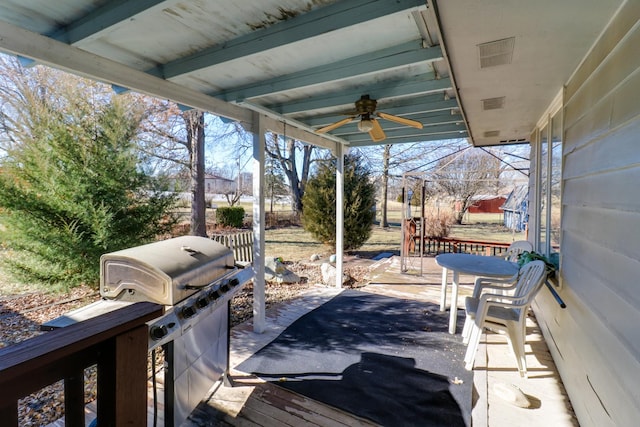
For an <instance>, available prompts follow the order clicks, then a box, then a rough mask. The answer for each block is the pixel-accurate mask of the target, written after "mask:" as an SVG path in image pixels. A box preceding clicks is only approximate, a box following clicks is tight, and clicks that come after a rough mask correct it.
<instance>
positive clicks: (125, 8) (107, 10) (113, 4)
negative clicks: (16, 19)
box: [49, 0, 175, 44]
mask: <svg viewBox="0 0 640 427" xmlns="http://www.w3.org/2000/svg"><path fill="white" fill-rule="evenodd" d="M174 2H175V1H174ZM162 3H167V0H119V1H109V2H107V3H105V4H104V5H102V6H100V7H98V8H97V9H94V10H92V11H91V12H89V13H88V14H86V15H85V16H83V17H82V18H80V19H78V20H76V21H74V22H72V23H70V24H68V25H66V26H64V27H62V28H60V29H59V30H57V31H54V32H53V33H51V34H49V37H51V38H53V39H55V40H58V41H61V42H63V43H67V44H75V43H78V42H80V41H82V40H85V39H88V38H92V37H95V36H97V35H98V34H99V33H100V32H102V31H104V30H106V29H108V28H110V27H113V26H114V25H117V24H119V23H120V22H122V21H126V20H130V19H132V18H133V17H135V16H136V15H138V14H140V13H142V12H145V11H147V10H149V9H151V8H153V7H155V6H158V5H160V4H162ZM162 6H163V7H165V6H166V5H162Z"/></svg>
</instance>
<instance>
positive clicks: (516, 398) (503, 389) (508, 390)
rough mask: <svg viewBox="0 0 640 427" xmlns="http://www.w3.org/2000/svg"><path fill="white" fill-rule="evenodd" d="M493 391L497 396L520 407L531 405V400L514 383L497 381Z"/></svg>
mask: <svg viewBox="0 0 640 427" xmlns="http://www.w3.org/2000/svg"><path fill="white" fill-rule="evenodd" d="M493 391H494V392H495V394H496V396H498V397H499V398H501V399H502V400H505V401H506V402H509V403H510V404H512V405H514V406H517V407H519V408H528V407H530V406H531V402H530V401H529V399H528V398H527V396H525V394H524V393H523V392H522V390H520V389H519V388H518V387H517V386H516V385H514V384H506V383H495V384H494V385H493Z"/></svg>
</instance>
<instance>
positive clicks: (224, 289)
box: [220, 282, 230, 292]
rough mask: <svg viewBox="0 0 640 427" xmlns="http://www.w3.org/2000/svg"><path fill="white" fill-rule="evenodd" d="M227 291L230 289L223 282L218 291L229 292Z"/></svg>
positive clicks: (227, 284)
mask: <svg viewBox="0 0 640 427" xmlns="http://www.w3.org/2000/svg"><path fill="white" fill-rule="evenodd" d="M229 289H230V288H229V282H224V283H223V284H222V285H221V286H220V290H221V291H222V292H227V291H229Z"/></svg>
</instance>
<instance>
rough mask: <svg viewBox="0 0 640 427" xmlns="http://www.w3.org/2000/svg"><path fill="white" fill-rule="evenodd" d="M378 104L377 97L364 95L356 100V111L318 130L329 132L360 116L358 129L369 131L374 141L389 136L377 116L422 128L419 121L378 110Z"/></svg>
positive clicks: (347, 113)
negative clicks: (372, 97)
mask: <svg viewBox="0 0 640 427" xmlns="http://www.w3.org/2000/svg"><path fill="white" fill-rule="evenodd" d="M377 105H378V103H377V102H376V100H375V99H371V98H369V95H362V96H361V97H360V99H359V100H357V101H356V102H355V106H356V109H355V111H349V112H346V113H343V114H345V115H348V116H350V117H347V118H346V119H342V120H339V121H337V122H335V123H332V124H330V125H327V126H325V127H322V128H320V129H318V130H317V131H316V132H319V133H326V132H329V131H331V130H333V129H336V128H339V127H340V126H344V125H346V124H347V123H351V122H352V121H354V120H355V119H357V118H358V117H360V121H359V122H358V130H359V131H360V132H369V136H370V137H371V139H372V140H373V141H374V142H379V141H383V140H384V139H385V138H386V137H387V136H386V135H385V134H384V131H383V130H382V126H380V123H378V120H377V119H376V118H375V117H379V118H381V119H385V120H389V121H392V122H395V123H399V124H401V125H406V126H411V127H414V128H417V129H422V123H420V122H418V121H415V120H410V119H405V118H404V117H398V116H393V115H391V114H387V113H383V112H382V111H376V106H377Z"/></svg>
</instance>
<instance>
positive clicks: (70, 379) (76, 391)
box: [64, 368, 84, 427]
mask: <svg viewBox="0 0 640 427" xmlns="http://www.w3.org/2000/svg"><path fill="white" fill-rule="evenodd" d="M64 420H65V421H64V424H65V426H68V427H76V426H79V427H83V426H84V369H82V368H77V369H76V370H75V372H74V373H73V374H71V375H69V376H67V377H66V378H65V379H64Z"/></svg>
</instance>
